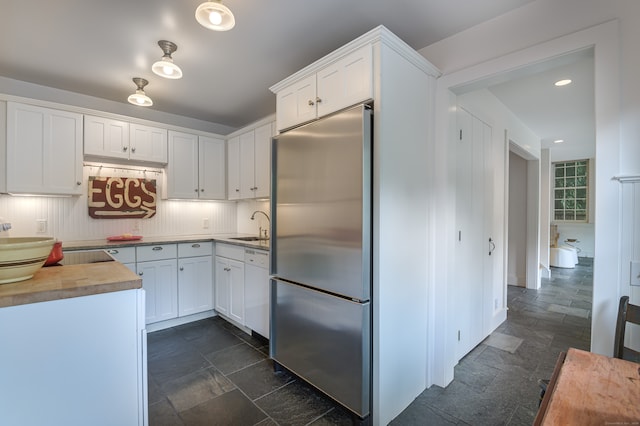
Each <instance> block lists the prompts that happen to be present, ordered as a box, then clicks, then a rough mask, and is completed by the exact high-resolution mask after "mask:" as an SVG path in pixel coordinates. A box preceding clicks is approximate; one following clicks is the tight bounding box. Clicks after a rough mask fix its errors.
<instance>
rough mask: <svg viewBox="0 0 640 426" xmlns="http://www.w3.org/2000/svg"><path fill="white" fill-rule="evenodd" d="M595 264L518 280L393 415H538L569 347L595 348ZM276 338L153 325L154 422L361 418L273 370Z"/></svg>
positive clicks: (502, 421) (515, 419)
mask: <svg viewBox="0 0 640 426" xmlns="http://www.w3.org/2000/svg"><path fill="white" fill-rule="evenodd" d="M592 276H593V265H592V262H591V259H587V258H580V264H579V265H577V267H576V268H575V269H556V268H554V269H553V271H552V277H551V278H550V279H548V280H547V279H544V280H543V284H542V288H541V289H540V290H538V291H535V290H527V289H524V288H520V287H512V286H509V289H508V296H507V297H508V306H509V312H508V316H507V321H505V322H504V323H503V324H502V325H501V326H500V327H498V329H497V330H496V331H495V332H494V333H493V334H492V335H491V336H489V338H487V339H486V340H485V341H484V342H483V343H481V344H480V345H478V346H477V347H476V348H475V349H474V350H473V351H471V352H470V353H469V354H468V355H467V356H465V357H464V358H463V359H462V360H461V361H460V363H459V364H458V366H456V368H455V375H454V380H453V382H452V383H451V384H449V386H447V387H446V388H445V389H443V388H440V387H437V386H432V387H431V388H429V389H427V390H425V391H424V392H423V393H422V394H421V395H420V396H419V397H418V398H417V399H416V400H415V401H414V402H413V403H412V404H411V405H410V406H409V407H408V408H407V409H406V410H405V411H404V412H402V413H401V414H400V415H399V416H398V417H397V418H396V419H395V420H394V421H393V422H392V425H396V426H404V425H530V424H531V423H532V422H533V419H534V417H535V414H536V411H537V400H538V394H539V388H538V383H537V381H538V379H539V378H548V377H550V376H551V373H552V372H553V368H554V366H555V362H556V359H557V357H558V354H559V353H560V352H561V351H564V350H567V349H568V348H569V347H577V348H581V349H586V350H588V349H589V345H590V336H591V334H590V322H591V298H592ZM268 351H269V349H268V344H267V343H266V341H265V340H263V339H258V338H255V337H252V336H249V335H247V334H246V333H244V332H243V331H242V330H240V329H238V328H236V327H235V326H233V325H231V324H229V323H228V322H226V321H224V320H223V319H221V318H218V317H216V318H209V319H206V320H202V321H197V322H194V323H190V324H185V325H182V326H178V327H174V328H170V329H167V330H162V331H157V332H154V333H150V334H149V335H148V374H149V424H150V426H161V425H168V426H180V425H185V426H191V425H225V426H227V425H259V426H272V425H282V426H285V425H313V426H325V425H351V424H352V420H351V417H350V416H349V415H348V414H347V413H346V412H345V411H344V410H343V409H341V408H340V407H338V406H336V404H335V403H333V402H332V401H331V400H330V399H328V398H326V397H324V396H323V395H321V394H319V393H318V392H316V391H315V390H314V389H313V388H311V387H309V386H308V385H306V384H305V383H304V382H302V381H299V380H296V379H295V378H294V377H292V376H291V375H290V374H288V373H287V372H284V371H283V372H277V373H275V372H274V371H273V364H272V362H271V360H269V359H268Z"/></svg>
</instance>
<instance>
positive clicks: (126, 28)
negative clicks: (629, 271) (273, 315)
mask: <svg viewBox="0 0 640 426" xmlns="http://www.w3.org/2000/svg"><path fill="white" fill-rule="evenodd" d="M530 1H532V0H483V1H477V0H446V1H444V0H393V1H392V0H348V1H345V0H321V1H310V0H269V1H261V0H225V1H224V3H225V4H226V5H227V6H228V7H229V8H230V9H231V10H232V11H233V13H234V15H235V17H236V27H235V28H234V29H232V30H231V31H228V32H224V33H220V32H214V31H210V30H207V29H205V28H203V27H201V26H200V25H199V24H198V23H197V22H196V20H195V18H194V13H195V9H196V7H197V6H198V4H199V3H200V2H201V1H200V0H128V1H126V0H111V1H104V0H100V1H98V0H29V1H25V0H0V40H1V41H0V75H1V76H4V77H9V78H12V79H17V80H22V81H26V82H31V83H36V84H40V85H45V86H50V87H54V88H59V89H63V90H68V91H72V92H77V93H82V94H86V95H91V96H96V97H99V98H104V99H109V100H113V101H117V102H126V98H127V96H128V95H129V94H131V93H133V92H134V90H135V85H134V84H133V82H132V81H131V79H132V78H133V77H143V78H146V79H147V80H149V85H148V86H147V87H146V88H145V91H146V93H147V95H149V96H150V97H151V98H152V99H153V101H154V105H153V106H152V107H151V108H153V109H156V110H158V111H163V112H168V113H173V114H178V115H182V116H187V117H191V118H196V119H200V120H205V121H209V122H213V123H220V124H224V125H227V126H231V127H234V128H237V127H241V126H243V125H246V124H248V123H251V122H253V121H255V120H257V119H260V118H262V117H265V116H267V115H269V114H271V113H273V112H275V96H274V95H273V94H271V93H270V92H269V90H268V87H270V86H271V85H273V84H275V83H277V82H278V81H280V80H282V79H284V78H285V77H287V76H288V75H290V74H292V73H294V72H295V71H297V70H299V69H300V68H302V67H304V66H306V65H308V64H310V63H311V62H313V61H315V60H316V59H318V58H321V57H322V56H324V55H326V54H327V53H329V52H331V51H333V50H334V49H336V48H338V47H340V46H341V45H343V44H345V43H347V42H349V41H350V40H352V39H354V38H356V37H358V36H360V35H361V34H363V33H365V32H367V31H369V30H370V29H372V28H374V27H376V26H378V25H381V24H382V25H384V26H386V27H387V28H389V29H390V30H391V31H392V32H394V33H395V34H397V35H398V36H399V37H400V38H402V39H403V40H405V41H406V42H407V43H408V44H409V45H410V46H412V47H413V48H415V49H420V48H422V47H425V46H427V45H429V44H431V43H434V42H436V41H438V40H440V39H443V38H446V37H448V36H450V35H453V34H455V33H457V32H460V31H462V30H464V29H467V28H470V27H472V26H474V25H476V24H479V23H481V22H484V21H487V20H489V19H491V18H494V17H496V16H498V15H501V14H503V13H506V12H508V11H510V10H512V9H515V8H517V7H520V6H522V5H524V4H526V3H529V2H530ZM162 39H164V40H170V41H173V42H175V43H176V44H177V45H178V50H177V51H176V52H175V53H174V54H173V58H174V61H175V63H176V64H178V65H179V66H180V67H181V68H182V70H183V72H184V77H183V78H182V79H181V80H166V79H163V78H161V77H158V76H156V75H155V74H153V73H152V72H151V65H152V64H153V62H155V61H157V60H158V59H160V57H161V56H162V51H161V50H160V48H159V47H158V45H157V42H158V40H162ZM545 134H546V133H545Z"/></svg>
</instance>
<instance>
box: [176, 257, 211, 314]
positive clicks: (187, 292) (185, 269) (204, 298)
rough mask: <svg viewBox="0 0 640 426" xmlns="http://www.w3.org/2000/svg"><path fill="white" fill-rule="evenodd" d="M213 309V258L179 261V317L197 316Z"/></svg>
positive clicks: (189, 258) (194, 258)
mask: <svg viewBox="0 0 640 426" xmlns="http://www.w3.org/2000/svg"><path fill="white" fill-rule="evenodd" d="M212 308H213V265H212V260H211V256H199V257H187V258H183V259H178V315H179V316H185V315H191V314H196V313H198V312H203V311H207V310H209V309H212Z"/></svg>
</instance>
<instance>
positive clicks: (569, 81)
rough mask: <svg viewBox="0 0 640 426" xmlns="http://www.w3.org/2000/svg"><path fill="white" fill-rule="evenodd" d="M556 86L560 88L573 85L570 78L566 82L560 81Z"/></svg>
mask: <svg viewBox="0 0 640 426" xmlns="http://www.w3.org/2000/svg"><path fill="white" fill-rule="evenodd" d="M554 84H555V85H556V86H558V87H561V86H566V85H567V84H571V80H569V79H568V78H567V79H564V80H558V81H556V82H555V83H554Z"/></svg>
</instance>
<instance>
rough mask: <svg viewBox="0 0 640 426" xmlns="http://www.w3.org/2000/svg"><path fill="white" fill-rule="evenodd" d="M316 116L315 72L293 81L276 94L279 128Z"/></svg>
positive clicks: (285, 127)
mask: <svg viewBox="0 0 640 426" xmlns="http://www.w3.org/2000/svg"><path fill="white" fill-rule="evenodd" d="M316 117H317V114H316V76H315V74H314V75H310V76H309V77H307V78H305V79H303V80H300V81H298V82H296V83H293V84H292V85H291V86H288V87H286V88H284V89H282V90H281V91H279V92H278V93H277V94H276V121H277V123H278V129H279V130H283V129H287V128H289V127H292V126H295V125H296V124H300V123H304V122H305V121H310V120H313V119H314V118H316Z"/></svg>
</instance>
